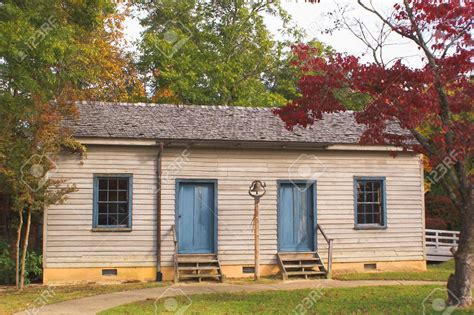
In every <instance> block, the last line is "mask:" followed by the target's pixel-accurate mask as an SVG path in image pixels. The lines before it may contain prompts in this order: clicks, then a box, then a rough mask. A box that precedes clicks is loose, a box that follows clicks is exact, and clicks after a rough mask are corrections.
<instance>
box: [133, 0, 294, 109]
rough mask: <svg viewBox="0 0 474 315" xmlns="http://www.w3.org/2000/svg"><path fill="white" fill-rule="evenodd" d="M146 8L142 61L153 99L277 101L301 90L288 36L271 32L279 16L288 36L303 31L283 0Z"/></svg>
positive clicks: (166, 2) (168, 0)
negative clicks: (293, 74)
mask: <svg viewBox="0 0 474 315" xmlns="http://www.w3.org/2000/svg"><path fill="white" fill-rule="evenodd" d="M141 8H142V9H144V10H145V12H146V13H147V14H146V16H145V17H144V18H142V20H141V23H142V25H143V26H144V27H145V31H144V33H143V40H142V42H141V43H140V45H139V49H140V53H141V58H140V65H141V67H142V69H143V71H144V72H146V74H147V76H148V79H149V87H150V90H151V92H152V94H153V98H154V101H156V102H171V103H183V104H211V105H216V104H223V105H240V106H271V105H273V106H275V105H283V104H285V103H286V102H287V101H288V100H289V97H292V96H293V95H294V93H296V90H295V86H296V85H295V84H294V82H293V80H292V79H291V78H290V77H289V76H288V74H289V73H290V71H289V69H288V64H287V63H286V62H287V60H288V59H287V57H285V47H288V43H284V42H278V41H276V40H275V39H273V37H272V35H271V34H270V31H269V30H268V29H267V28H266V26H265V23H264V18H263V14H272V15H274V16H277V17H279V18H280V19H281V20H282V21H283V24H284V25H285V29H286V31H285V32H286V33H287V35H288V37H290V38H298V37H299V36H300V32H299V31H298V30H297V29H296V28H293V27H291V26H290V25H289V23H290V19H289V16H288V15H287V13H286V12H285V11H284V10H282V8H281V7H280V5H279V4H278V2H273V1H266V0H259V1H245V0H235V1H207V0H183V1H174V0H159V1H153V2H150V1H143V2H142V4H141ZM282 71H283V72H282ZM285 71H287V72H286V74H287V77H286V78H285Z"/></svg>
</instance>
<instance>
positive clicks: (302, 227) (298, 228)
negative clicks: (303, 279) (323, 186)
mask: <svg viewBox="0 0 474 315" xmlns="http://www.w3.org/2000/svg"><path fill="white" fill-rule="evenodd" d="M305 188H306V189H305ZM278 196H279V200H278V246H279V250H280V251H282V252H300V251H301V252H304V251H313V250H314V249H315V247H314V238H315V235H314V203H313V200H314V186H310V187H307V186H306V184H301V185H299V184H293V183H281V184H280V187H279V194H278Z"/></svg>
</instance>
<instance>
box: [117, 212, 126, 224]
mask: <svg viewBox="0 0 474 315" xmlns="http://www.w3.org/2000/svg"><path fill="white" fill-rule="evenodd" d="M127 224H128V215H127V214H126V213H119V214H118V225H127Z"/></svg>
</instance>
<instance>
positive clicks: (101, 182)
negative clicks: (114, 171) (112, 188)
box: [99, 178, 107, 190]
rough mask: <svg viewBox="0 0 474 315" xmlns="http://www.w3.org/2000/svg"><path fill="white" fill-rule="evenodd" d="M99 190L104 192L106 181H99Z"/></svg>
mask: <svg viewBox="0 0 474 315" xmlns="http://www.w3.org/2000/svg"><path fill="white" fill-rule="evenodd" d="M99 189H101V190H106V189H107V179H103V178H101V179H99Z"/></svg>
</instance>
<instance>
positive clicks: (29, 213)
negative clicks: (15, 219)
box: [20, 206, 31, 290]
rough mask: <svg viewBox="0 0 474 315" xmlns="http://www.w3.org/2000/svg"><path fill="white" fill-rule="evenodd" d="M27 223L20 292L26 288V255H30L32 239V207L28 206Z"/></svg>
mask: <svg viewBox="0 0 474 315" xmlns="http://www.w3.org/2000/svg"><path fill="white" fill-rule="evenodd" d="M26 211H27V221H26V232H25V240H24V241H23V253H22V255H21V272H20V290H23V287H24V286H25V263H26V255H27V253H28V239H29V238H30V226H31V206H28V209H27V210H26Z"/></svg>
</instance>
